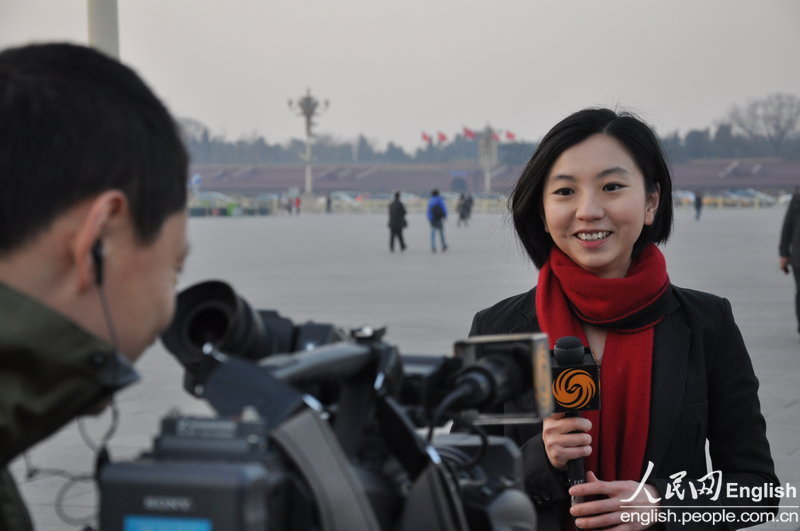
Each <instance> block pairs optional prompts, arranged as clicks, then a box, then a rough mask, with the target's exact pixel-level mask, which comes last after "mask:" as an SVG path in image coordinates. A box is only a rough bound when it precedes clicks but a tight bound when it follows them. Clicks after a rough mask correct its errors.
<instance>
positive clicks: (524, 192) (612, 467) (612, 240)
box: [470, 109, 778, 531]
mask: <svg viewBox="0 0 800 531" xmlns="http://www.w3.org/2000/svg"><path fill="white" fill-rule="evenodd" d="M671 196H672V184H671V177H670V174H669V169H668V167H667V164H666V162H665V160H664V156H663V154H662V152H661V147H660V143H659V140H658V137H657V136H656V135H655V134H654V133H653V131H652V129H650V127H649V126H647V125H646V124H644V123H643V122H642V121H640V120H639V119H638V118H636V117H634V116H632V115H630V114H627V113H625V114H617V113H615V112H614V111H611V110H608V109H587V110H583V111H579V112H577V113H574V114H572V115H570V116H568V117H567V118H565V119H564V120H562V121H561V122H559V123H558V124H557V125H556V126H555V127H553V128H552V129H551V130H550V131H549V132H548V133H547V134H546V135H545V137H544V138H543V139H542V141H541V143H540V144H539V146H538V147H537V149H536V152H535V153H534V155H533V157H532V159H531V160H530V162H528V164H527V166H526V168H525V170H524V171H523V173H522V175H521V177H520V178H519V181H518V182H517V184H516V187H515V189H514V191H513V192H512V196H511V199H510V202H509V205H510V207H511V213H512V219H513V222H514V227H515V229H516V232H517V235H518V237H519V238H520V240H521V243H522V244H523V246H524V248H525V250H526V251H527V253H528V255H529V256H530V257H531V259H532V261H533V262H534V264H535V265H536V266H537V268H539V274H538V283H537V286H536V287H535V288H533V289H532V290H529V291H527V292H525V293H522V294H520V295H516V296H513V297H510V298H507V299H504V300H502V301H500V302H498V303H497V304H495V305H493V306H491V307H489V308H487V309H485V310H482V311H480V312H478V313H477V314H476V315H475V318H474V319H473V323H472V328H471V330H470V335H492V334H509V333H530V332H546V333H547V335H548V340H549V342H550V346H551V348H552V346H553V344H554V343H555V341H556V340H557V339H558V338H560V337H565V336H574V337H577V338H579V339H580V340H581V342H582V343H583V344H584V345H588V347H589V348H590V350H591V353H592V356H593V357H594V359H595V361H596V363H598V365H600V386H599V394H600V402H601V404H602V408H601V409H600V410H599V411H587V412H583V414H582V415H580V416H572V417H566V416H564V414H563V413H559V414H554V415H552V416H550V417H548V418H546V419H544V421H543V423H541V424H539V425H521V426H508V427H506V432H505V433H506V435H507V436H509V437H511V438H512V439H513V440H515V441H516V442H517V443H518V444H519V445H520V449H521V452H522V456H523V467H524V477H525V488H526V491H527V493H528V495H529V497H530V499H531V500H532V501H533V503H534V505H535V506H536V508H537V513H538V514H537V515H538V517H539V518H538V522H537V524H538V529H539V530H540V531H549V530H559V529H570V528H572V527H573V526H577V527H578V528H581V529H607V528H614V529H645V528H648V527H651V526H653V525H661V524H664V525H665V527H666V528H667V529H678V528H680V529H685V527H682V525H681V520H682V518H683V515H687V516H690V517H691V515H693V514H695V515H696V514H699V513H702V514H700V516H701V517H702V518H701V521H700V522H696V521H692V525H691V528H692V529H711V528H714V529H721V528H726V529H727V528H729V527H737V528H738V527H742V526H748V525H754V524H755V523H758V522H757V520H747V519H746V518H741V519H739V518H738V516H740V515H744V513H745V512H750V511H753V512H758V513H763V514H761V516H765V517H767V518H768V517H770V514H768V513H771V514H775V513H776V512H777V510H776V508H775V507H776V506H777V504H778V498H777V495H774V491H772V492H773V494H771V495H765V496H764V497H760V496H758V497H751V498H748V497H737V496H736V495H731V494H729V492H730V491H729V490H728V489H727V487H729V486H732V487H737V488H738V487H745V486H746V487H747V488H755V489H762V488H763V487H764V486H765V485H766V486H768V487H771V488H774V487H776V486H777V485H778V478H777V477H776V475H775V470H774V464H773V461H772V456H771V454H770V448H769V443H768V442H767V437H766V423H765V420H764V417H763V415H762V414H761V409H760V404H759V399H758V380H757V378H756V376H755V374H754V372H753V367H752V364H751V361H750V356H749V355H748V353H747V349H746V347H745V344H744V341H743V339H742V336H741V334H740V332H739V329H738V327H737V326H736V323H735V321H734V318H733V313H732V311H731V305H730V303H729V302H728V301H727V300H726V299H723V298H721V297H717V296H714V295H711V294H708V293H701V292H698V291H694V290H690V289H684V288H679V287H677V286H674V285H672V283H671V282H670V280H669V276H668V274H667V269H666V261H665V259H664V256H663V255H662V253H661V252H660V251H659V249H658V247H656V245H655V244H657V243H663V242H665V241H666V240H667V238H668V237H669V234H670V230H671V226H672V217H673V212H672V198H671ZM532 406H533V391H532V390H528V391H527V392H526V393H524V394H523V395H522V396H520V397H519V398H517V399H514V400H512V401H510V402H508V403H506V404H504V405H503V406H502V407H503V408H504V409H505V410H506V411H509V412H515V413H520V412H525V411H531V410H532ZM706 443H707V444H708V451H709V452H710V456H711V462H712V464H713V468H714V471H716V472H717V473H718V475H713V474H712V475H710V476H709V474H710V472H711V471H710V470H709V469H708V467H707V464H706V463H707V461H706ZM574 459H584V460H585V464H586V474H585V480H586V482H585V483H583V484H577V485H573V486H571V487H569V486H568V483H567V479H568V478H567V473H566V470H567V464H568V463H569V462H570V461H571V460H574ZM709 477H714V478H717V479H716V481H717V482H718V483H719V485H718V487H719V488H720V491H719V492H718V493H717V494H716V495H714V489H707V490H701V489H700V488H699V486H700V485H701V484H706V485H707V483H708V481H709ZM676 478H679V479H676ZM676 481H677V482H678V483H676ZM676 485H677V487H676ZM676 488H677V489H679V490H680V492H681V495H680V496H677V495H676ZM759 492H763V493H767V492H768V491H767V490H764V491H759ZM571 496H572V497H580V498H582V500H577V501H576V502H575V503H574V505H572V506H570V503H571V498H570V497H571ZM665 506H669V507H668V508H667V507H665ZM723 511H725V512H728V513H733V514H734V515H736V517H737V518H736V520H735V521H734V522H721V523H717V524H712V523H711V521H710V520H711V517H714V516H715V515H716V516H720V515H721V514H722V513H723ZM711 513H713V514H711ZM654 515H655V516H654ZM670 515H671V516H670ZM748 516H749V515H748ZM659 517H660V518H661V519H658V518H659ZM673 517H674V518H677V522H676V521H675V520H672V519H666V518H673ZM618 526H619V527H618Z"/></svg>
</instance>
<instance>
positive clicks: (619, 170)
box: [596, 166, 631, 179]
mask: <svg viewBox="0 0 800 531" xmlns="http://www.w3.org/2000/svg"><path fill="white" fill-rule="evenodd" d="M615 173H624V174H626V175H628V174H630V173H631V172H629V171H628V170H626V169H625V168H623V167H622V166H614V167H613V168H608V169H607V170H603V171H601V172H600V173H598V174H597V176H596V177H597V178H598V179H600V178H602V177H606V176H608V175H613V174H615Z"/></svg>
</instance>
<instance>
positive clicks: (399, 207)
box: [389, 192, 408, 252]
mask: <svg viewBox="0 0 800 531" xmlns="http://www.w3.org/2000/svg"><path fill="white" fill-rule="evenodd" d="M407 226H408V222H407V221H406V207H405V205H403V203H402V202H401V201H400V192H395V193H394V201H392V202H391V203H389V250H390V251H391V252H394V241H395V240H397V241H398V242H399V243H400V250H401V251H405V250H406V242H405V241H404V240H403V229H405V228H406V227H407Z"/></svg>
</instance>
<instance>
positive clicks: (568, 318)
mask: <svg viewBox="0 0 800 531" xmlns="http://www.w3.org/2000/svg"><path fill="white" fill-rule="evenodd" d="M669 286H670V284H669V277H668V276H667V268H666V263H665V261H664V256H663V255H662V254H661V252H660V251H659V250H658V248H657V247H656V246H655V245H648V246H647V247H646V248H645V250H644V252H642V254H641V255H640V256H639V257H638V258H637V259H635V260H634V261H633V263H632V264H631V267H630V270H629V271H628V275H627V276H626V277H625V278H599V277H597V276H596V275H594V274H593V273H590V272H588V271H586V270H584V269H581V267H580V266H578V265H577V264H576V263H575V262H573V261H572V260H571V259H570V258H569V257H568V256H567V255H565V254H564V253H563V252H562V251H561V250H559V249H558V248H557V247H553V250H552V251H551V253H550V258H549V259H548V261H547V262H546V263H545V264H544V266H543V267H542V269H541V271H540V272H539V285H538V287H537V288H536V314H537V316H538V319H539V323H540V325H541V328H542V330H543V331H545V332H546V333H547V335H548V337H549V341H550V347H551V348H552V346H553V344H554V343H555V341H556V340H557V339H558V338H560V337H563V336H575V337H579V338H580V339H581V341H583V344H584V345H587V344H588V343H587V341H586V335H585V334H584V332H583V327H582V326H581V324H582V323H586V324H591V325H595V326H599V327H602V328H606V329H607V330H608V335H607V337H606V343H605V347H604V350H603V358H602V363H601V366H600V401H601V407H602V409H601V410H600V411H599V412H598V411H587V412H585V413H584V416H585V417H586V418H588V419H589V420H591V421H592V430H591V431H590V432H589V433H590V434H591V435H592V454H591V455H590V456H589V457H587V458H586V470H587V471H589V470H591V471H593V472H594V473H595V474H596V475H597V477H598V478H599V479H601V480H603V481H615V480H633V481H639V480H641V474H642V469H643V464H644V453H645V447H646V445H647V430H648V427H649V423H650V378H651V369H652V365H653V336H654V327H655V325H656V324H657V323H658V322H659V321H660V320H661V319H662V317H663V316H664V307H665V303H666V300H667V294H668V292H669Z"/></svg>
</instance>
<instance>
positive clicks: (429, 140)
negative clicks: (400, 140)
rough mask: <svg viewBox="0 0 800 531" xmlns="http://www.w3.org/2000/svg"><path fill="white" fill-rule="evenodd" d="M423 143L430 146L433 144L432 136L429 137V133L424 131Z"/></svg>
mask: <svg viewBox="0 0 800 531" xmlns="http://www.w3.org/2000/svg"><path fill="white" fill-rule="evenodd" d="M422 141H423V142H427V143H428V144H430V143H431V142H433V139H432V138H431V135H429V134H428V133H426V132H425V131H423V132H422Z"/></svg>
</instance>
